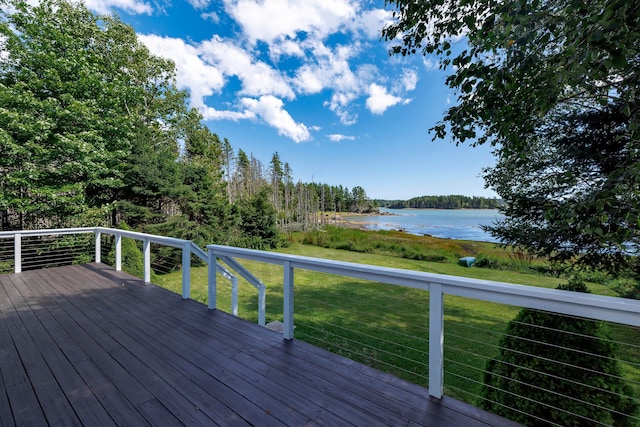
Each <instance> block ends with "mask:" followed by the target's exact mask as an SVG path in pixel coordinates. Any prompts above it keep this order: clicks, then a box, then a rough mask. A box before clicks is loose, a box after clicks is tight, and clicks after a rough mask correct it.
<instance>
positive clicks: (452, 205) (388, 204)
mask: <svg viewBox="0 0 640 427" xmlns="http://www.w3.org/2000/svg"><path fill="white" fill-rule="evenodd" d="M377 202H378V204H379V205H380V206H382V207H385V208H391V209H404V208H415V209H497V208H498V207H500V205H501V201H500V200H498V199H489V198H486V197H469V196H460V195H449V196H420V197H414V198H412V199H409V200H378V201H377Z"/></svg>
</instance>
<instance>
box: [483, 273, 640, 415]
mask: <svg viewBox="0 0 640 427" xmlns="http://www.w3.org/2000/svg"><path fill="white" fill-rule="evenodd" d="M559 288H560V289H564V290H570V291H575V292H587V289H586V287H585V286H584V284H582V283H581V282H580V281H579V280H572V281H570V282H569V284H568V285H565V286H560V287H559ZM498 347H499V349H500V351H499V354H498V356H497V357H496V358H495V359H492V360H490V361H489V363H488V366H487V370H486V374H485V379H484V384H485V385H484V392H483V394H484V396H483V397H484V400H483V401H482V403H481V406H482V407H484V408H485V409H488V410H490V411H492V412H494V413H496V414H500V415H502V416H504V417H507V418H510V419H512V420H514V421H517V422H520V423H523V424H527V425H563V426H596V425H615V426H631V425H635V421H633V419H630V418H629V416H633V415H634V414H635V413H636V412H637V410H638V407H637V403H636V402H634V400H633V396H632V394H633V393H632V390H631V388H630V387H629V386H628V385H627V384H626V383H625V381H624V380H623V379H622V372H621V368H620V364H619V362H618V360H617V359H616V349H615V345H614V343H613V341H611V340H610V339H609V337H608V334H607V332H606V328H605V325H604V324H603V323H602V322H599V321H595V320H591V319H582V318H579V317H569V316H561V315H557V314H554V313H550V312H545V311H538V310H532V309H523V310H521V311H520V313H519V314H518V315H517V316H516V318H515V319H514V320H512V321H511V322H509V324H508V326H507V330H506V332H505V335H504V336H503V337H502V339H501V340H500V343H499V344H498Z"/></svg>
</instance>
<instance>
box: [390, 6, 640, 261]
mask: <svg viewBox="0 0 640 427" xmlns="http://www.w3.org/2000/svg"><path fill="white" fill-rule="evenodd" d="M390 3H394V4H395V5H396V6H397V11H396V13H395V16H396V18H397V21H396V22H395V23H393V24H391V25H390V26H388V27H386V28H385V29H384V30H383V34H384V36H385V37H386V38H387V39H388V40H395V38H396V37H397V36H399V37H400V39H401V40H402V42H401V43H400V44H397V45H395V46H394V47H393V48H392V51H393V52H396V53H401V54H412V53H415V52H418V51H422V52H423V53H424V54H427V55H428V54H435V55H440V56H441V58H442V61H441V64H442V67H443V68H444V69H449V68H453V70H452V73H451V74H450V75H449V76H448V78H447V84H448V85H449V86H450V87H451V88H453V89H455V90H456V91H457V93H458V99H457V104H456V105H454V106H453V107H451V108H450V109H449V110H448V111H447V113H446V114H445V116H444V118H443V120H442V121H441V122H439V123H437V124H436V125H435V126H434V127H433V128H432V129H433V130H434V131H435V137H438V138H444V137H445V136H446V135H449V134H450V135H451V138H452V139H453V141H455V142H456V143H462V142H465V141H471V143H472V144H483V143H491V144H494V145H495V146H496V151H495V153H496V156H497V158H498V164H497V165H496V168H494V169H493V170H489V171H487V173H486V175H485V176H486V179H487V185H488V186H491V187H493V188H494V189H495V190H496V191H497V192H498V194H499V195H500V197H502V198H503V199H505V205H504V213H505V215H506V220H505V222H503V223H502V224H498V225H496V226H495V227H493V228H491V231H492V233H494V234H495V235H496V236H497V237H499V238H500V239H502V242H503V243H506V244H513V245H519V246H523V247H525V248H527V249H530V250H532V251H534V252H536V253H539V254H544V255H549V256H552V257H554V259H556V260H558V261H562V260H568V259H572V258H573V257H574V256H577V257H578V259H579V261H580V262H581V264H582V265H583V266H589V267H594V268H602V267H604V268H606V269H608V270H610V271H611V270H614V271H615V270H616V269H618V268H620V267H621V266H624V261H625V258H624V256H623V255H624V254H625V253H627V252H628V251H634V250H637V248H638V245H637V241H638V240H637V239H638V230H639V229H640V223H638V221H637V218H638V213H639V212H640V196H639V195H638V188H640V185H639V184H640V182H639V179H640V178H639V174H638V167H637V165H638V160H639V159H638V156H639V150H640V136H639V127H638V125H639V119H640V102H639V99H638V96H639V95H640V90H638V89H639V86H640V73H639V72H638V69H639V65H640V19H639V18H638V17H639V16H640V3H639V2H637V1H632V2H629V1H625V0H596V1H593V2H571V1H568V0H552V1H540V0H531V1H520V0H507V1H501V2H498V1H495V0H472V1H471V0H463V1H459V0H444V1H443V0H423V1H419V2H413V1H408V0H391V1H390ZM454 36H465V40H466V44H467V47H466V48H464V47H458V46H453V44H452V38H453V37H454ZM612 120H613V122H611V121H612ZM590 138H596V139H597V142H589V139H590ZM570 144H574V145H575V146H576V147H580V148H579V149H577V150H571V149H570ZM613 159H615V162H617V163H616V170H615V171H613V170H611V164H612V161H613ZM536 169H537V170H536ZM522 177H524V178H525V179H521V178H522ZM625 244H626V245H625ZM601 255H604V256H603V257H602V259H599V256H601Z"/></svg>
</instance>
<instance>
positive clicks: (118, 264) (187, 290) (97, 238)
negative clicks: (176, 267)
mask: <svg viewBox="0 0 640 427" xmlns="http://www.w3.org/2000/svg"><path fill="white" fill-rule="evenodd" d="M77 234H94V246H95V255H94V260H95V262H97V263H100V262H101V261H102V260H101V254H102V247H101V246H102V243H101V236H102V235H111V236H114V239H115V241H114V243H115V244H114V246H115V251H114V256H115V260H114V263H115V265H114V268H115V269H116V271H121V270H122V238H123V237H126V238H131V239H134V240H138V241H141V242H142V254H143V277H142V279H143V280H144V281H145V282H146V283H149V282H150V281H151V244H152V243H153V244H158V245H163V246H169V247H173V248H177V249H181V250H182V298H183V299H189V298H190V297H191V255H192V254H193V255H194V256H196V257H198V258H199V259H201V260H202V261H203V262H204V263H205V264H207V263H208V262H209V257H208V255H207V253H206V252H205V251H203V250H202V249H201V248H199V247H198V246H197V245H196V244H194V243H193V242H192V241H190V240H184V239H176V238H172V237H164V236H156V235H151V234H146V233H139V232H135V231H129V230H119V229H113V228H104V227H83V228H64V229H46V230H21V231H0V240H3V239H13V263H14V272H15V273H21V272H22V269H23V251H22V242H23V238H24V237H42V236H50V237H53V236H66V235H77ZM227 261H228V265H229V266H230V267H232V269H237V270H238V274H240V275H241V276H242V277H245V278H246V279H247V280H248V281H249V283H251V284H252V285H253V286H254V287H256V289H257V290H258V301H259V304H258V319H259V323H260V325H262V326H264V324H265V293H266V287H265V286H264V284H262V283H260V281H259V280H258V279H256V278H255V277H253V276H252V275H251V273H249V272H248V271H247V270H246V269H244V267H242V266H241V265H240V264H238V263H236V262H235V261H234V260H227ZM212 266H215V271H213V276H215V275H216V274H215V273H216V272H217V273H220V274H221V275H222V276H223V277H225V278H226V279H228V280H229V281H230V282H231V294H232V295H231V313H232V314H234V315H236V316H237V315H238V278H237V277H236V276H234V275H233V274H232V273H231V272H230V271H229V270H228V269H226V268H225V267H224V266H222V265H221V264H220V263H217V262H215V263H214V264H212ZM212 270H213V267H212ZM214 298H215V294H214ZM209 306H210V307H211V306H213V307H212V308H215V300H214V301H213V302H211V301H210V302H209Z"/></svg>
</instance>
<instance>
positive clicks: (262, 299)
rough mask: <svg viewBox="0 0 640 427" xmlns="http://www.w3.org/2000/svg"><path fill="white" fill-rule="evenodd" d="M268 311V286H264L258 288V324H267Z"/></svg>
mask: <svg viewBox="0 0 640 427" xmlns="http://www.w3.org/2000/svg"><path fill="white" fill-rule="evenodd" d="M266 311H267V288H266V287H265V286H263V287H261V288H260V289H259V290H258V325H260V326H265V325H266V324H267V316H266ZM292 336H293V334H292Z"/></svg>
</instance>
